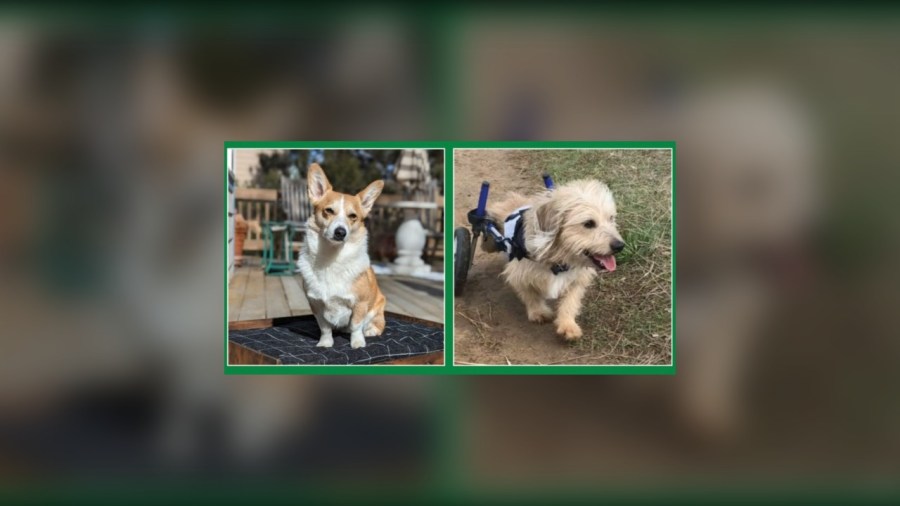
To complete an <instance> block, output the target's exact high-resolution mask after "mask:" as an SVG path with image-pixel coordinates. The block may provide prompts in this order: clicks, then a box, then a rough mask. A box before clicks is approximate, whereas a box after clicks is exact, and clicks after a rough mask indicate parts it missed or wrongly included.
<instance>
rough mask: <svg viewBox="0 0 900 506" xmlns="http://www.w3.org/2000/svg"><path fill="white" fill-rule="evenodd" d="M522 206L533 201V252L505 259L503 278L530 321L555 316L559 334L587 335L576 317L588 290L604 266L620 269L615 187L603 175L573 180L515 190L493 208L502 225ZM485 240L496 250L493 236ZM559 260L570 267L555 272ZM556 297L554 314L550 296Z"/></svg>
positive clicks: (528, 218)
mask: <svg viewBox="0 0 900 506" xmlns="http://www.w3.org/2000/svg"><path fill="white" fill-rule="evenodd" d="M523 206H531V208H530V209H528V210H526V211H525V213H524V214H523V218H522V219H523V220H525V221H524V232H525V233H524V235H525V246H526V249H527V250H528V257H527V258H524V259H522V260H512V261H510V262H509V263H508V264H506V267H505V268H504V269H503V278H504V279H505V280H506V282H507V283H509V285H510V286H511V287H512V288H513V290H514V291H515V292H516V294H517V295H518V296H519V299H521V300H522V302H523V303H524V304H525V309H526V311H527V312H528V319H529V321H532V322H535V323H543V322H548V321H554V323H555V324H556V332H557V334H559V335H560V336H561V337H562V338H563V339H565V340H566V341H573V340H575V339H578V338H579V337H581V335H582V330H581V327H580V326H579V325H578V323H576V322H575V318H576V317H577V316H578V313H579V312H580V311H581V299H582V298H583V297H584V293H585V291H586V290H587V288H588V286H590V284H591V281H592V280H593V279H594V276H596V275H597V273H598V272H599V271H603V270H614V269H615V257H614V256H613V255H614V254H615V253H617V252H618V251H621V249H622V247H623V246H624V242H623V241H622V236H621V235H620V234H619V231H618V229H617V228H616V220H615V218H616V204H615V201H614V200H613V195H612V192H610V190H609V188H608V187H607V186H606V185H605V184H603V183H601V182H599V181H594V180H581V181H573V182H570V183H568V184H565V185H562V186H559V187H557V188H556V189H555V190H552V191H544V192H541V193H538V194H535V195H533V196H530V197H526V196H524V195H521V194H518V193H510V194H508V195H507V197H506V199H505V200H503V201H502V202H498V203H496V204H493V205H490V206H488V214H489V216H490V218H491V220H493V221H494V222H495V224H497V225H498V226H499V227H500V228H501V229H502V224H503V222H504V221H505V220H506V217H507V216H509V215H510V214H511V213H513V212H514V211H515V210H516V209H518V208H520V207H523ZM482 244H483V248H484V249H485V250H486V251H496V247H495V245H494V244H493V241H490V240H488V241H484V242H483V243H482ZM554 264H556V265H566V266H568V270H567V271H565V272H560V273H558V274H554V273H553V271H552V270H551V267H552V266H553V265H554ZM557 298H558V299H559V307H558V308H557V310H556V312H555V314H554V311H553V309H551V307H550V305H549V304H548V302H549V300H550V299H557Z"/></svg>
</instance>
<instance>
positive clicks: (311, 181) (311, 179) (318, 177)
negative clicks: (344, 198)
mask: <svg viewBox="0 0 900 506" xmlns="http://www.w3.org/2000/svg"><path fill="white" fill-rule="evenodd" d="M306 182H307V185H306V191H307V192H308V193H309V200H311V201H312V202H313V204H315V203H316V202H318V201H320V200H322V197H324V196H325V194H326V193H328V192H330V191H331V183H329V182H328V178H327V177H325V171H324V170H322V167H320V166H319V164H318V163H314V164H312V165H310V166H309V173H307V174H306Z"/></svg>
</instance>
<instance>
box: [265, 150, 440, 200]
mask: <svg viewBox="0 0 900 506" xmlns="http://www.w3.org/2000/svg"><path fill="white" fill-rule="evenodd" d="M399 157H400V150H399V149H370V150H345V149H327V150H324V160H323V161H322V162H321V164H322V168H324V169H325V173H326V174H327V175H328V180H329V181H331V184H332V186H334V189H335V190H337V191H340V192H344V193H356V192H359V191H360V190H362V189H363V188H365V186H366V185H367V184H369V183H371V182H372V181H374V180H376V179H385V181H386V183H387V184H386V186H385V189H384V193H386V194H390V193H397V192H398V191H399V187H398V186H397V185H396V184H393V173H392V171H391V170H390V169H391V168H393V167H394V166H395V165H396V163H397V160H398V158H399ZM428 159H429V163H430V165H431V176H432V178H433V179H436V180H438V181H439V187H440V188H443V180H444V170H443V164H444V155H443V151H442V150H439V149H437V150H429V151H428ZM292 163H295V164H296V165H297V168H298V169H299V170H300V177H302V178H306V172H307V170H308V168H309V150H305V149H289V150H278V151H274V152H272V153H260V154H259V164H258V165H257V166H256V167H254V168H253V179H252V181H251V186H252V187H254V188H275V189H277V188H281V176H290V171H289V168H290V166H291V164H292Z"/></svg>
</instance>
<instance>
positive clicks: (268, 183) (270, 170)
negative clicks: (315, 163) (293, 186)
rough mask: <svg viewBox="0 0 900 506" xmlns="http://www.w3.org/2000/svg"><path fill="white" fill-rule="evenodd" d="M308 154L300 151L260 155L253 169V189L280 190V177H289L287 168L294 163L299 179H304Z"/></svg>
mask: <svg viewBox="0 0 900 506" xmlns="http://www.w3.org/2000/svg"><path fill="white" fill-rule="evenodd" d="M307 158H308V153H307V151H306V150H301V149H288V150H279V151H275V152H273V153H272V154H268V153H260V154H259V165H257V166H256V167H254V168H253V180H252V181H251V186H252V187H253V188H276V189H277V188H281V176H290V173H289V170H288V169H289V168H290V166H291V163H295V164H296V165H297V167H298V168H299V169H300V177H306V169H307V167H306V165H307V163H306V160H307Z"/></svg>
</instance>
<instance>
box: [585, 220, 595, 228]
mask: <svg viewBox="0 0 900 506" xmlns="http://www.w3.org/2000/svg"><path fill="white" fill-rule="evenodd" d="M596 226H597V222H596V221H594V220H587V221H586V222H584V228H594V227H596Z"/></svg>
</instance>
